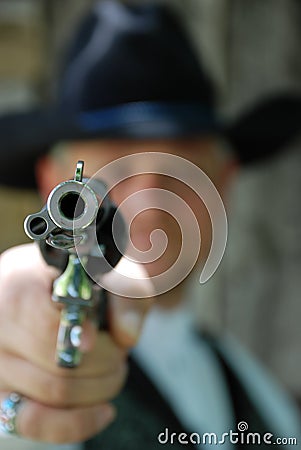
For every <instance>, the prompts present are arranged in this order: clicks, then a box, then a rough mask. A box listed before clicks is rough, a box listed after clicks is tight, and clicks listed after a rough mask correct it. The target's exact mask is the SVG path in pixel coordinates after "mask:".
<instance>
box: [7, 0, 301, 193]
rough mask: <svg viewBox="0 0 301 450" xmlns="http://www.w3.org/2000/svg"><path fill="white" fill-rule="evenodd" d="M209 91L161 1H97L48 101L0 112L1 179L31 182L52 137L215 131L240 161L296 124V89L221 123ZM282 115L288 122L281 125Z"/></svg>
mask: <svg viewBox="0 0 301 450" xmlns="http://www.w3.org/2000/svg"><path fill="white" fill-rule="evenodd" d="M213 91H214V90H213V86H212V84H211V81H210V80H209V78H208V76H207V75H206V73H205V71H204V70H203V68H202V66H201V63H200V61H199V60H198V58H197V57H196V55H195V52H194V51H193V48H192V47H191V44H190V42H189V40H188V38H187V37H186V35H185V32H184V31H183V29H182V27H181V25H180V24H179V21H178V20H177V18H176V17H175V16H174V14H173V13H172V12H171V11H170V9H168V7H167V6H164V5H140V6H137V5H135V6H133V5H131V6H129V5H125V4H122V3H119V2H116V1H109V0H106V1H101V2H99V3H96V4H95V5H94V7H93V9H92V11H91V12H90V13H89V14H88V16H87V17H85V19H84V21H83V22H82V24H81V26H80V27H79V29H78V31H77V33H76V35H75V37H74V39H73V41H72V43H71V46H70V48H69V50H68V53H67V55H66V57H65V62H64V68H63V71H62V76H61V80H60V83H59V89H58V92H57V96H56V97H57V99H56V101H55V102H54V103H53V105H51V106H49V107H48V108H47V109H46V110H43V111H41V110H38V111H30V112H26V113H20V114H11V115H6V116H2V117H0V145H1V152H0V183H2V184H7V185H12V186H18V187H35V176H34V166H35V162H36V160H37V158H38V157H39V156H41V155H43V154H45V153H46V152H47V151H48V150H49V148H50V147H51V146H52V145H53V144H55V143H57V142H58V141H66V140H79V139H93V138H134V139H139V138H141V139H142V138H149V139H158V138H177V137H193V136H198V135H208V134H215V133H222V134H223V135H224V136H225V137H226V138H227V139H228V140H229V141H230V143H232V144H233V147H234V150H235V151H236V152H237V154H238V157H239V158H240V159H241V160H242V161H245V162H247V161H250V160H253V159H258V158H259V157H262V156H263V155H265V154H268V153H271V152H274V151H275V150H277V149H278V148H280V147H281V146H282V145H283V144H285V143H286V141H287V139H288V138H289V137H291V136H292V135H293V134H294V133H296V132H297V130H298V129H299V126H300V121H298V124H297V120H296V114H299V113H300V111H299V110H300V109H301V107H300V104H301V102H300V100H296V98H295V97H294V96H292V97H290V96H283V97H281V98H277V99H272V100H270V99H269V100H268V101H267V102H266V103H264V104H262V105H261V106H260V107H259V108H258V107H255V108H254V109H253V110H251V111H249V112H248V114H247V115H246V116H245V117H243V118H241V119H240V121H239V122H236V123H235V125H231V126H228V127H221V125H220V123H218V121H217V119H216V116H215V114H214V93H213ZM283 102H284V103H283ZM283 105H284V106H285V108H286V111H285V110H284V109H283ZM288 110H289V111H290V112H291V113H289V112H287V111H288ZM287 114H290V115H291V116H292V117H293V120H292V121H291V122H290V123H289V124H288V123H287V120H285V121H284V122H286V125H288V126H287V127H286V128H285V127H284V126H283V120H282V119H283V117H285V119H287ZM265 120H266V122H264V121H265ZM275 122H277V124H276V126H275ZM278 122H279V123H278ZM254 130H255V132H254ZM271 136H272V139H271Z"/></svg>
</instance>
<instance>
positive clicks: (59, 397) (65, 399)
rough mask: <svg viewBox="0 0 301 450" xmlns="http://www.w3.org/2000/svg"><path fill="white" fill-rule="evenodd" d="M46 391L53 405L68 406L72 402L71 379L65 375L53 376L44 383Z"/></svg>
mask: <svg viewBox="0 0 301 450" xmlns="http://www.w3.org/2000/svg"><path fill="white" fill-rule="evenodd" d="M44 393H45V396H46V398H47V401H49V402H50V403H51V404H52V405H53V406H57V407H67V406H69V405H70V403H71V398H72V397H71V394H72V388H71V380H68V379H67V378H64V377H59V376H51V377H50V380H49V381H48V383H47V382H46V383H45V385H44Z"/></svg>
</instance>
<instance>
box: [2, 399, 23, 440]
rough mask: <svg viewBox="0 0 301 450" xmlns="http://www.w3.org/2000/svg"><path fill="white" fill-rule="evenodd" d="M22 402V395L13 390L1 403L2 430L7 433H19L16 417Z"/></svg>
mask: <svg viewBox="0 0 301 450" xmlns="http://www.w3.org/2000/svg"><path fill="white" fill-rule="evenodd" d="M21 402H22V397H21V396H20V395H19V394H17V393H16V392H11V393H10V394H9V395H8V396H7V397H5V398H4V399H3V400H2V401H1V403H0V430H1V431H2V433H5V434H13V435H18V433H17V430H16V417H17V414H18V409H19V407H20V404H21Z"/></svg>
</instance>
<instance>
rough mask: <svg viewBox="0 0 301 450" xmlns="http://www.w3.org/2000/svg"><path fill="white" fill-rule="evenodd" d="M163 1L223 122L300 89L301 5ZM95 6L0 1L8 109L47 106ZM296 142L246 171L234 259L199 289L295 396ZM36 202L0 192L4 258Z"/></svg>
mask: <svg viewBox="0 0 301 450" xmlns="http://www.w3.org/2000/svg"><path fill="white" fill-rule="evenodd" d="M139 1H140V2H142V1H144V0H139ZM165 1H166V2H168V3H170V4H172V5H173V7H174V8H175V10H176V11H177V13H178V14H179V15H180V17H181V18H182V19H183V21H184V23H185V26H186V27H187V31H188V33H189V34H190V36H191V39H192V41H193V43H194V45H195V48H196V49H197V51H199V52H200V54H202V55H203V59H204V60H205V62H206V66H207V70H208V72H209V73H210V74H211V76H212V77H213V78H214V80H215V82H216V88H217V93H218V98H217V99H218V108H219V111H220V113H221V114H222V115H224V117H225V118H228V119H230V118H235V117H238V116H239V115H240V114H241V112H243V111H244V110H246V109H247V108H248V107H250V106H251V105H252V104H253V103H255V102H257V101H260V100H261V99H263V98H265V96H267V95H268V94H270V93H277V92H283V91H287V92H292V93H298V92H299V93H300V91H301V54H300V45H299V44H300V41H301V28H300V20H301V4H300V2H299V1H298V0H252V2H247V1H241V0H165ZM92 3H93V1H92V0H65V1H64V2H62V1H59V0H1V1H0V113H1V114H3V113H6V112H9V111H14V110H26V109H29V108H32V107H36V106H39V105H41V106H42V105H43V104H46V103H47V102H48V101H49V100H50V99H51V97H52V94H53V92H54V91H55V86H56V82H55V80H56V77H57V73H58V67H59V61H60V57H61V54H62V49H63V48H64V46H65V45H66V42H67V41H68V39H69V36H70V35H71V34H72V30H73V29H74V27H75V26H76V24H77V22H78V20H79V19H80V17H81V16H82V14H83V13H84V12H85V10H86V9H87V8H89V6H90V5H91V4H92ZM300 126H301V124H300ZM300 146H301V135H300V137H297V138H296V139H295V140H294V142H292V143H291V145H290V147H288V148H285V149H283V151H282V153H281V154H279V155H277V157H275V158H273V159H271V160H268V161H265V162H263V163H261V164H258V165H256V166H253V167H249V168H247V169H243V170H242V171H241V172H240V174H239V176H238V177H237V180H236V182H235V184H234V185H233V186H232V188H231V192H230V199H229V204H230V205H231V208H230V209H229V216H228V218H229V224H230V226H229V242H228V247H227V251H226V255H225V257H224V260H223V263H222V265H221V267H220V268H219V270H218V272H217V274H216V275H215V276H214V277H213V279H212V280H211V281H210V282H209V283H207V284H206V285H205V286H202V288H200V296H201V302H200V321H201V324H202V326H203V328H205V329H208V330H209V331H211V332H212V331H213V332H215V333H221V332H231V333H233V334H234V335H235V336H236V337H237V338H238V339H239V340H240V341H241V342H242V343H243V344H244V345H245V346H247V347H248V348H249V349H250V350H251V352H252V353H253V354H254V355H255V356H257V357H258V358H259V359H260V360H261V361H262V362H263V364H264V365H265V366H266V367H267V368H268V369H269V370H270V371H271V372H272V373H273V374H274V375H275V376H276V377H277V379H278V381H279V382H280V383H281V384H282V385H283V386H285V388H286V389H288V390H289V391H290V392H291V393H292V394H293V395H294V396H295V397H296V398H297V399H298V400H300V399H301V352H300V345H301V331H300V330H301V327H300V318H301V299H300V291H301V282H300V278H301V277H300V274H301V239H300V238H301V231H300V230H301V227H300V219H301V203H300V200H299V193H300V192H301V176H300V169H301V152H300ZM39 204H40V200H39V198H38V197H37V195H36V194H35V193H33V192H29V191H19V190H18V191H17V190H13V189H7V188H1V190H0V210H1V228H0V230H1V233H0V250H1V251H3V250H5V249H6V248H8V247H10V246H12V245H15V244H18V243H22V242H26V238H25V235H24V232H23V220H24V217H25V216H26V215H27V214H28V213H30V212H32V211H36V210H37V209H38V207H39Z"/></svg>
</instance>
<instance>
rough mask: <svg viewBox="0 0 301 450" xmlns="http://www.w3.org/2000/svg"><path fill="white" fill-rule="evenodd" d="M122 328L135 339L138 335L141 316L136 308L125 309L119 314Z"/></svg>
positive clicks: (140, 326)
mask: <svg viewBox="0 0 301 450" xmlns="http://www.w3.org/2000/svg"><path fill="white" fill-rule="evenodd" d="M120 321H121V327H122V329H123V330H124V331H125V332H126V333H127V334H128V335H129V336H130V337H131V338H132V339H133V340H135V341H136V340H137V339H138V338H139V336H140V332H141V328H142V323H143V317H142V315H141V314H139V312H138V311H136V310H131V311H125V312H123V313H121V314H120Z"/></svg>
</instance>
